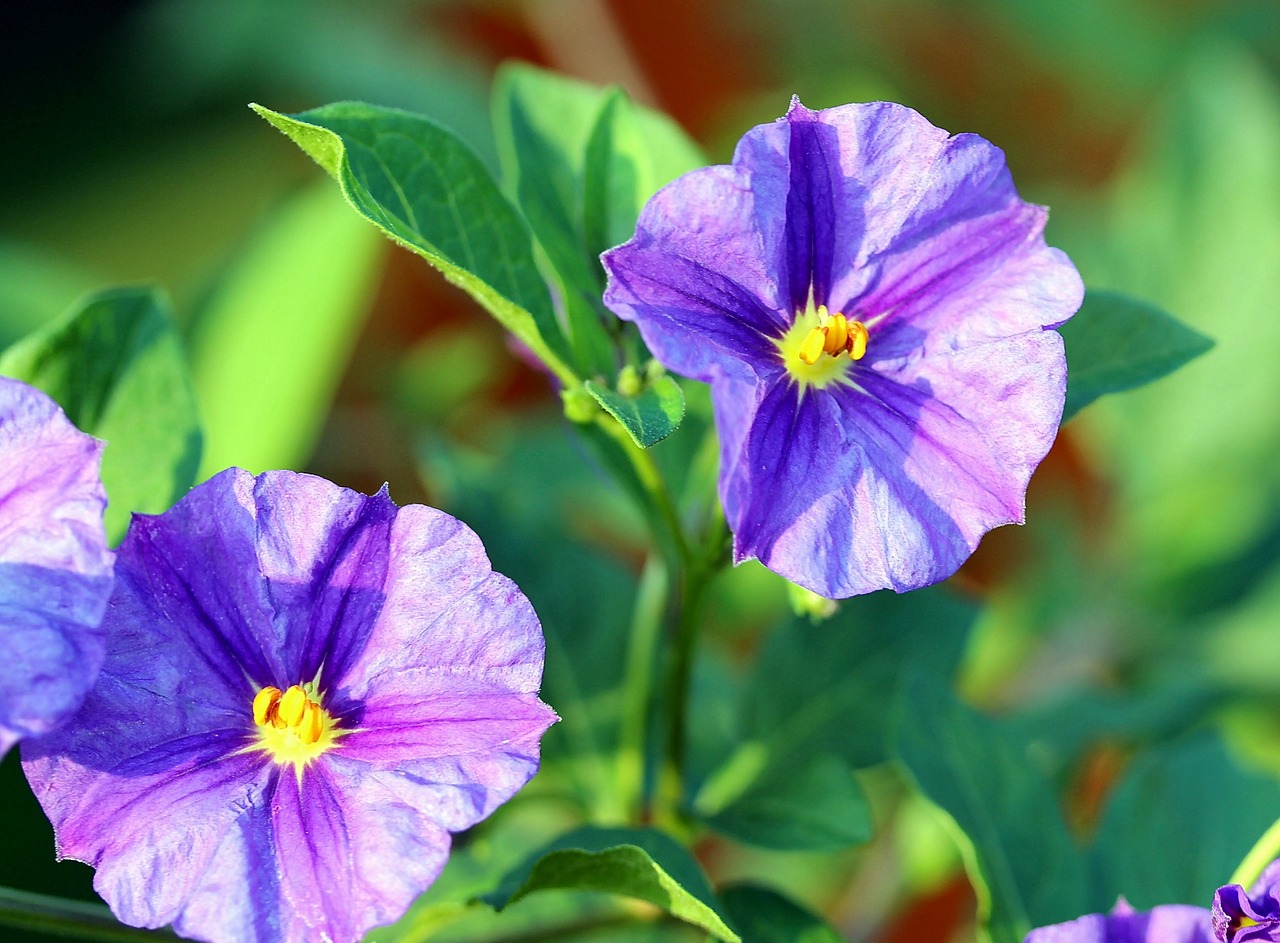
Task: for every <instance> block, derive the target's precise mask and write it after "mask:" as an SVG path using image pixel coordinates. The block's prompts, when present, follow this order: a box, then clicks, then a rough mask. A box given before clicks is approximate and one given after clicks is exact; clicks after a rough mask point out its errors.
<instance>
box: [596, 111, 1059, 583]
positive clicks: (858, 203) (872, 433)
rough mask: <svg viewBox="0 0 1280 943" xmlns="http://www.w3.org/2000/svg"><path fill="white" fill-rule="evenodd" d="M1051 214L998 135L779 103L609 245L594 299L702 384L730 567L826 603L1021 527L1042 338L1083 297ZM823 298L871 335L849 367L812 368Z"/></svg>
mask: <svg viewBox="0 0 1280 943" xmlns="http://www.w3.org/2000/svg"><path fill="white" fill-rule="evenodd" d="M1044 221H1045V212H1044V210H1043V209H1042V208H1040V207H1036V206H1032V205H1030V204H1026V203H1023V202H1022V201H1021V200H1020V199H1019V198H1018V195H1017V192H1016V191H1015V189H1014V187H1013V183H1012V180H1011V178H1010V176H1009V172H1008V169H1007V167H1006V166H1005V162H1004V156H1003V154H1002V153H1001V152H1000V150H999V149H998V148H996V147H994V146H992V145H991V144H989V143H988V142H986V141H984V140H983V139H981V138H979V137H977V136H975V135H958V136H955V137H950V136H948V135H947V134H946V132H944V131H941V130H939V129H937V128H935V127H933V126H932V125H930V124H929V123H928V122H927V121H925V120H924V119H923V118H921V117H920V116H919V115H918V114H916V113H915V112H913V111H911V110H910V109H907V108H903V107H901V106H899V105H893V104H888V103H878V104H873V105H848V106H843V107H840V108H831V109H827V110H824V111H811V110H809V109H807V108H805V107H804V106H803V105H801V104H800V103H799V102H793V104H792V107H791V110H790V111H789V112H788V114H787V115H786V117H784V118H782V119H779V120H778V121H776V122H774V123H772V124H769V125H763V126H761V127H758V128H754V129H752V130H751V131H749V132H747V134H746V135H745V136H744V137H743V139H742V141H741V142H739V145H738V148H737V151H736V152H735V155H734V162H733V164H732V166H730V167H710V168H705V169H703V170H697V171H693V172H692V173H689V174H686V175H685V176H683V177H681V178H679V179H678V180H676V181H674V182H673V183H671V184H669V185H668V186H667V187H666V188H664V189H663V190H662V191H660V192H659V193H658V194H657V195H656V196H655V197H654V198H653V199H652V200H651V201H650V202H649V204H648V205H647V206H646V207H645V208H644V210H643V211H642V212H641V214H640V219H639V222H638V223H637V229H636V235H635V237H634V238H633V239H632V240H631V241H629V242H628V243H626V244H625V245H622V246H619V247H618V248H616V249H612V250H610V251H609V252H607V253H605V255H604V256H603V261H604V264H605V267H606V269H607V270H608V273H609V286H608V289H607V290H606V292H605V300H606V302H607V303H608V304H609V305H610V307H611V308H612V309H613V310H614V311H615V312H616V313H617V314H618V315H619V316H620V317H622V318H624V319H627V320H631V321H634V322H636V323H637V325H638V326H639V328H640V332H641V334H642V336H643V337H644V339H645V342H646V343H647V344H648V345H649V348H650V349H651V350H652V351H653V353H654V355H655V356H656V357H657V358H658V359H659V360H660V361H661V362H662V363H664V364H665V365H666V366H668V367H669V368H671V369H672V370H675V371H677V372H680V373H684V374H685V375H687V376H691V377H694V378H695V379H700V380H703V381H706V382H709V383H711V384H712V400H713V403H714V406H715V414H716V426H717V430H718V432H719V434H720V439H721V468H720V496H721V500H722V503H723V504H724V507H725V512H726V519H727V520H728V523H729V526H730V528H731V529H732V530H733V532H734V538H735V556H736V558H737V559H739V560H741V559H745V558H748V557H752V556H756V557H759V559H760V560H761V562H763V563H764V564H765V565H766V566H768V567H770V568H771V569H774V570H775V571H777V572H778V573H781V574H782V575H783V576H786V577H787V578H788V579H790V580H792V581H794V582H797V583H799V584H800V585H802V586H805V587H807V588H809V589H811V590H813V591H815V592H817V593H820V594H822V595H824V596H830V597H841V596H848V595H853V594H856V593H863V592H869V591H871V590H874V589H879V588H883V587H892V588H894V589H897V590H899V591H903V590H907V589H913V588H916V587H918V586H922V585H925V584H927V583H931V582H935V581H937V580H939V579H942V578H945V577H946V576H948V575H950V574H951V573H953V572H954V571H955V569H956V568H957V567H958V566H959V565H960V563H962V562H963V561H964V559H965V558H966V557H967V556H968V555H969V554H970V553H971V552H972V551H973V549H974V548H975V547H976V545H977V543H978V540H979V539H980V538H981V536H982V535H983V534H984V533H986V531H987V530H989V529H990V528H992V527H995V526H998V525H1000V524H1004V523H1010V522H1014V521H1019V522H1020V521H1021V520H1022V517H1023V501H1024V497H1025V492H1026V487H1027V481H1028V479H1029V477H1030V474H1031V472H1032V471H1033V470H1034V468H1035V467H1036V465H1037V464H1038V463H1039V462H1040V460H1041V459H1042V458H1043V457H1044V455H1045V454H1046V453H1047V451H1048V449H1049V446H1050V444H1051V443H1052V442H1053V438H1054V436H1055V434H1056V431H1057V424H1058V421H1059V420H1060V418H1061V414H1062V403H1063V399H1064V396H1065V376H1066V364H1065V357H1064V355H1063V351H1062V345H1061V341H1060V339H1059V338H1058V337H1057V336H1056V335H1055V334H1053V333H1050V332H1048V331H1047V330H1046V329H1047V328H1050V327H1053V326H1056V325H1057V324H1060V323H1061V322H1062V321H1064V320H1066V319H1067V318H1068V317H1070V315H1071V314H1072V313H1073V312H1074V311H1075V310H1076V308H1077V307H1078V306H1079V304H1080V300H1081V298H1082V295H1083V287H1082V285H1081V283H1080V279H1079V276H1078V275H1077V274H1076V271H1075V269H1074V268H1073V267H1072V266H1071V264H1070V262H1069V261H1068V260H1067V259H1066V257H1065V256H1064V255H1062V253H1060V252H1057V251H1056V250H1053V249H1050V248H1048V247H1046V246H1045V244H1044V239H1043V227H1044ZM817 305H828V306H829V307H830V310H831V311H832V312H833V313H835V312H839V313H842V314H845V315H847V317H848V318H850V319H851V320H858V321H861V322H862V323H863V324H864V325H865V326H866V328H867V332H868V335H869V340H868V343H867V349H866V354H865V357H864V358H863V359H861V360H859V361H857V362H856V363H854V362H851V361H849V360H847V359H846V360H845V361H844V365H843V366H841V364H840V362H838V360H831V359H830V358H831V357H833V356H835V357H840V356H843V353H842V352H841V353H838V354H836V355H832V354H829V353H819V355H818V356H819V357H820V358H826V359H823V361H822V365H821V367H822V369H827V368H830V369H829V371H828V372H827V373H821V372H818V373H809V372H806V371H807V370H808V367H806V366H805V364H806V363H811V361H805V362H804V363H802V362H801V361H800V360H799V359H798V358H799V354H798V351H799V349H800V341H801V340H802V339H803V338H804V337H805V336H807V334H808V331H809V325H811V324H812V325H814V326H816V325H818V324H819V323H820V322H819V315H820V314H821V311H819V310H818V309H817V308H816V306H817ZM802 318H803V319H804V320H801V319H802ZM797 332H798V333H797Z"/></svg>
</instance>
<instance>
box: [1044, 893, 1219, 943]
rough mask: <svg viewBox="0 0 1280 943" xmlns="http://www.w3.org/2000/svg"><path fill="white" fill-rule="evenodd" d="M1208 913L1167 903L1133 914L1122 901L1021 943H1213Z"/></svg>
mask: <svg viewBox="0 0 1280 943" xmlns="http://www.w3.org/2000/svg"><path fill="white" fill-rule="evenodd" d="M1213 939H1214V937H1213V930H1212V927H1211V924H1210V919H1209V911H1207V910H1205V909H1204V908H1203V907H1191V906H1188V905H1185V904H1166V905H1163V906H1160V907H1155V908H1153V909H1151V910H1149V911H1134V910H1133V908H1131V907H1129V906H1128V905H1127V904H1125V903H1124V902H1123V901H1122V902H1121V903H1119V904H1117V905H1116V908H1115V909H1114V910H1113V911H1112V912H1111V913H1110V914H1106V915H1104V914H1090V915H1089V916H1087V917H1081V918H1080V919H1078V920H1072V921H1071V922H1069V923H1058V924H1054V925H1053V926H1051V927H1041V928H1040V929H1038V930H1032V931H1031V932H1030V933H1028V934H1027V938H1026V940H1025V941H1024V943H1213Z"/></svg>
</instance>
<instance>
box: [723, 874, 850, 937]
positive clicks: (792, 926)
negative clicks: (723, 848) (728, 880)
mask: <svg viewBox="0 0 1280 943" xmlns="http://www.w3.org/2000/svg"><path fill="white" fill-rule="evenodd" d="M720 899H721V900H722V901H724V909H725V910H726V911H727V912H728V914H729V916H730V917H732V918H733V923H734V925H735V926H736V927H738V928H739V930H741V932H742V939H743V940H745V941H746V943H841V941H842V940H843V937H841V936H840V934H838V933H836V931H835V930H833V929H832V928H831V926H830V924H828V923H827V922H826V921H825V920H823V919H822V918H821V917H819V916H818V915H817V914H814V913H811V912H809V911H808V910H806V909H805V908H803V907H801V906H800V905H799V904H797V903H796V902H795V901H793V900H791V899H790V898H787V897H784V896H783V895H782V894H779V893H778V892H777V891H775V890H772V889H770V888H767V887H764V886H762V885H759V884H733V885H731V886H729V887H726V888H725V889H724V890H723V891H721V892H720Z"/></svg>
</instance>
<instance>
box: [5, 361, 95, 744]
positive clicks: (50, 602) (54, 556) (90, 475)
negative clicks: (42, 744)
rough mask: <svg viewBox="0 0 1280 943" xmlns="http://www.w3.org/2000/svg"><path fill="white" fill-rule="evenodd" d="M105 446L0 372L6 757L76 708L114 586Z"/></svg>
mask: <svg viewBox="0 0 1280 943" xmlns="http://www.w3.org/2000/svg"><path fill="white" fill-rule="evenodd" d="M101 460H102V443H101V442H99V441H98V440H97V439H95V438H93V437H92V436H88V435H85V434H84V433H83V432H81V431H80V430H78V429H77V428H76V427H75V426H73V425H72V424H71V422H70V420H68V419H67V417H66V416H65V415H64V414H63V412H62V410H61V409H59V408H58V405H57V404H56V403H55V402H54V401H53V400H51V399H50V398H49V397H48V396H46V395H45V394H44V393H42V392H40V391H39V390H37V389H34V388H32V387H30V386H28V385H27V384H25V383H20V382H19V381H17V380H11V379H8V378H7V377H0V757H3V756H4V754H5V753H7V752H8V750H9V748H10V747H12V746H13V745H14V744H15V743H16V742H17V741H18V740H21V739H23V738H26V737H36V736H40V735H42V734H45V733H47V732H48V731H49V730H51V729H53V728H54V727H56V726H57V725H58V724H59V723H61V722H62V721H63V720H65V719H66V718H67V717H69V716H70V715H72V714H73V713H75V711H76V709H77V708H79V706H80V703H81V701H82V700H83V699H84V696H85V693H86V692H87V691H88V690H89V687H90V686H91V685H92V684H93V680H94V678H95V677H96V676H97V673H98V668H99V666H100V665H101V664H102V656H103V641H102V636H101V632H100V630H99V623H101V621H102V613H103V610H104V609H105V608H106V605H107V597H108V596H109V595H110V593H111V564H112V556H113V555H112V553H111V551H110V550H108V549H107V538H106V533H105V531H104V530H103V526H102V512H103V510H104V509H105V507H106V503H107V500H106V492H105V491H104V490H103V487H102V480H101V478H100V477H99V471H98V470H99V464H100V462H101Z"/></svg>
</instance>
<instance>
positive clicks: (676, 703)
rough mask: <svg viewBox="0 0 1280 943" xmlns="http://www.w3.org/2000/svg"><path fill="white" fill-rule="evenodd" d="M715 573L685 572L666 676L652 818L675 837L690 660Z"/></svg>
mask: <svg viewBox="0 0 1280 943" xmlns="http://www.w3.org/2000/svg"><path fill="white" fill-rule="evenodd" d="M714 572H715V571H714V570H711V569H709V568H707V567H706V566H705V565H702V564H701V563H699V564H696V565H695V566H693V567H691V568H690V569H689V570H687V571H686V572H685V574H684V578H683V579H682V580H681V589H680V597H679V608H678V610H677V612H676V615H675V630H674V634H673V638H672V651H671V665H670V669H669V673H668V676H667V751H666V757H665V760H664V764H663V768H662V770H661V772H660V775H659V780H658V808H657V809H656V815H655V817H656V818H658V819H660V820H661V821H662V824H664V825H666V826H667V827H669V828H671V829H672V830H674V831H676V832H677V833H680V832H683V831H685V830H686V822H685V813H684V811H683V806H684V792H685V773H686V770H685V744H686V737H685V732H686V730H687V729H688V711H689V694H690V687H691V683H692V680H693V658H694V653H695V652H696V650H697V642H698V636H699V635H700V634H701V632H700V629H701V625H702V620H701V609H702V597H703V594H704V592H705V590H706V588H707V584H708V583H709V582H710V577H711V575H712V574H713V573H714Z"/></svg>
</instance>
